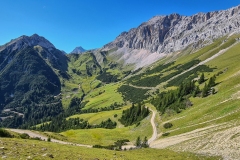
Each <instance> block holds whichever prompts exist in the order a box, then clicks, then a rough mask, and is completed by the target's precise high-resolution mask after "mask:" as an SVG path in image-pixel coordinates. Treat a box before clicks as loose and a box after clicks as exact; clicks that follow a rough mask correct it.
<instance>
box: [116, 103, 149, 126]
mask: <svg viewBox="0 0 240 160" xmlns="http://www.w3.org/2000/svg"><path fill="white" fill-rule="evenodd" d="M149 113H150V111H149V109H148V108H146V107H145V106H144V105H141V104H140V103H138V105H137V106H135V104H132V106H131V107H130V108H129V109H126V110H123V112H122V117H121V118H120V119H119V121H120V122H121V123H122V124H123V125H124V126H130V125H133V124H136V123H138V122H140V121H141V120H142V119H144V118H145V117H147V116H148V114H149Z"/></svg>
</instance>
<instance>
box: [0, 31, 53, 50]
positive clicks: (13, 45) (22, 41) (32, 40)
mask: <svg viewBox="0 0 240 160" xmlns="http://www.w3.org/2000/svg"><path fill="white" fill-rule="evenodd" d="M37 45H39V46H41V47H43V48H46V49H48V50H52V49H55V46H54V45H53V44H52V43H51V42H49V41H48V40H47V39H45V38H44V37H41V36H39V35H37V34H33V35H32V36H25V35H23V36H21V37H19V38H16V39H13V40H11V41H10V42H9V43H6V44H5V45H3V46H1V47H0V51H2V50H4V49H8V50H11V51H16V50H20V49H22V48H25V47H28V46H30V47H31V46H37Z"/></svg>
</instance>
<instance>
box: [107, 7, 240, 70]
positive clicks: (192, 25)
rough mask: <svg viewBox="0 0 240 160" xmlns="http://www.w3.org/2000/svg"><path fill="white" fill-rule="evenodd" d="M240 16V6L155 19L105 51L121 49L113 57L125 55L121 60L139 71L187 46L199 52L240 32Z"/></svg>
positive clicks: (121, 36)
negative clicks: (219, 39) (218, 40)
mask: <svg viewBox="0 0 240 160" xmlns="http://www.w3.org/2000/svg"><path fill="white" fill-rule="evenodd" d="M239 13H240V6H237V7H233V8H230V9H228V10H222V11H214V12H208V13H198V14H195V15H192V16H182V15H179V14H170V15H167V16H155V17H153V18H152V19H150V20H149V21H148V22H145V23H142V24H141V25H140V26H139V27H137V28H133V29H130V30H129V31H128V32H123V33H121V34H120V35H119V36H118V37H117V38H116V39H115V40H114V41H113V42H110V43H108V44H106V45H105V46H104V47H103V50H111V49H115V50H116V49H117V50H116V51H115V52H113V53H112V54H114V55H115V56H118V57H119V56H121V58H120V60H124V61H125V62H127V63H128V64H129V63H133V64H136V66H137V68H139V67H142V66H145V65H149V64H151V63H153V62H154V61H156V60H158V59H160V58H161V57H163V56H164V55H167V54H169V53H174V52H178V51H181V50H183V49H185V48H186V47H190V48H192V49H199V48H202V47H203V46H205V45H208V44H210V43H212V42H213V40H214V39H217V38H219V37H223V36H226V35H228V34H231V33H237V32H239V29H240V23H239V22H240V14H239ZM122 53H124V54H122ZM154 53H155V54H154ZM126 54H131V56H127V55H126Z"/></svg>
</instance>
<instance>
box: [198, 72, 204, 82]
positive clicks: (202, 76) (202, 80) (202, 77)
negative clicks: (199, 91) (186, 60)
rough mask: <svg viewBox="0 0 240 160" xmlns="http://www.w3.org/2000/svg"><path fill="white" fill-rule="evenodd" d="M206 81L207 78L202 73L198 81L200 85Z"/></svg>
mask: <svg viewBox="0 0 240 160" xmlns="http://www.w3.org/2000/svg"><path fill="white" fill-rule="evenodd" d="M204 81H205V77H204V73H202V74H201V76H200V78H199V80H198V83H199V84H202V83H203V82H204Z"/></svg>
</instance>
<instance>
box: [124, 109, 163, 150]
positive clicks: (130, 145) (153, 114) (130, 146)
mask: <svg viewBox="0 0 240 160" xmlns="http://www.w3.org/2000/svg"><path fill="white" fill-rule="evenodd" d="M149 110H150V111H151V112H152V117H151V120H150V122H151V125H152V128H153V134H152V137H151V138H150V139H149V140H148V144H149V145H150V144H151V143H152V142H153V141H154V140H155V139H156V138H157V136H158V134H157V127H156V124H155V117H156V113H157V112H156V111H154V110H152V109H150V108H149ZM135 147H136V146H134V145H132V144H128V145H124V146H122V149H125V148H126V149H130V148H135Z"/></svg>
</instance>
